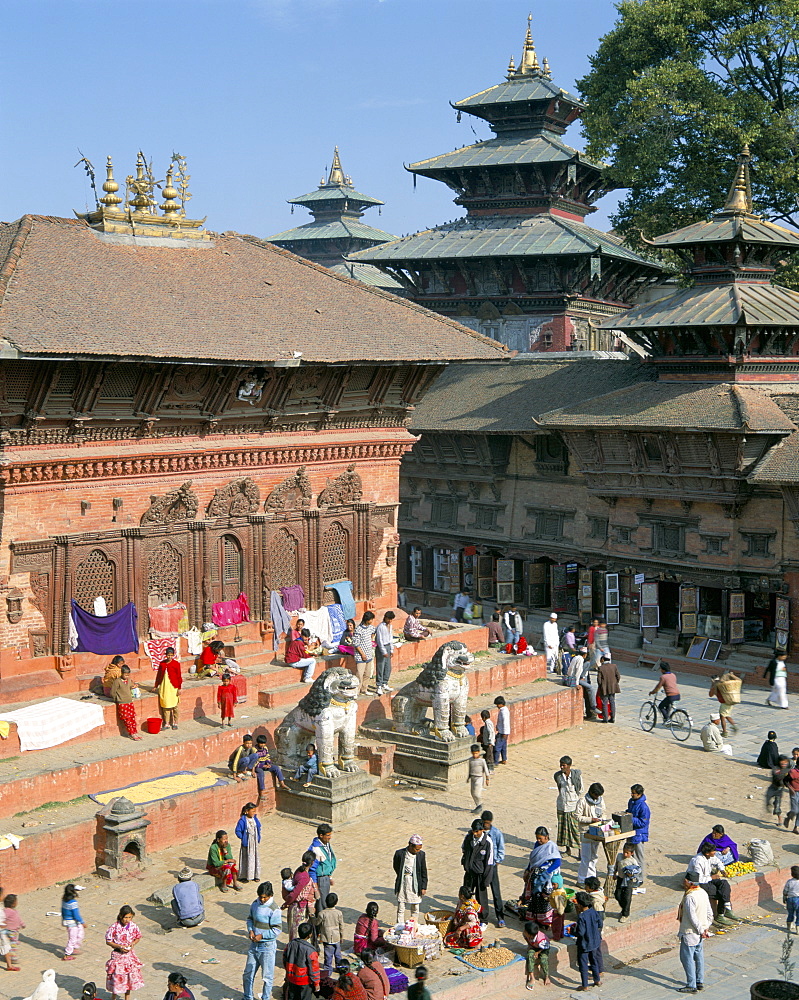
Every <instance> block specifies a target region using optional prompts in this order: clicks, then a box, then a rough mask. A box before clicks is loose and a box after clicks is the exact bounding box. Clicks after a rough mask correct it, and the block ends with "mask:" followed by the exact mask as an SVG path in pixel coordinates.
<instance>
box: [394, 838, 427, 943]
mask: <svg viewBox="0 0 799 1000" xmlns="http://www.w3.org/2000/svg"><path fill="white" fill-rule="evenodd" d="M393 865H394V873H395V875H396V878H395V879H394V895H395V896H396V897H397V923H398V924H404V923H405V907H406V906H408V907H409V908H410V911H411V916H412V917H416V916H418V915H419V904H420V903H421V901H422V896H424V895H426V894H427V859H426V858H425V853H424V851H423V850H422V838H421V837H420V836H419V834H418V833H415V834H414V835H413V836H412V837H411V839H410V840H409V841H408V846H407V847H400V849H399V850H398V851H394V862H393Z"/></svg>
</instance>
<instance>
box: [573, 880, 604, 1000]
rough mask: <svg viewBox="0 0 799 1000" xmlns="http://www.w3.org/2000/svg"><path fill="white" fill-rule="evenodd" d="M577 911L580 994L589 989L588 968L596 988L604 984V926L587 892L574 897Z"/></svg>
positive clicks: (578, 990)
mask: <svg viewBox="0 0 799 1000" xmlns="http://www.w3.org/2000/svg"><path fill="white" fill-rule="evenodd" d="M574 904H575V908H576V910H577V935H576V937H577V968H578V969H579V970H580V984H581V985H580V986H579V987H578V989H577V992H578V993H583V992H585V991H586V990H587V989H588V968H589V966H590V968H591V974H592V976H593V977H594V986H600V985H601V983H602V924H601V923H600V914H599V913H598V912H597V911H596V910H595V909H594V905H593V904H594V901H593V899H592V898H591V896H590V895H589V894H588V893H587V892H578V893H577V895H576V896H575V897H574Z"/></svg>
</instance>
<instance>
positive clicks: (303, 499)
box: [264, 465, 311, 514]
mask: <svg viewBox="0 0 799 1000" xmlns="http://www.w3.org/2000/svg"><path fill="white" fill-rule="evenodd" d="M310 506H311V481H310V479H309V478H308V474H307V472H306V471H305V466H304V465H301V466H300V467H299V469H297V471H296V472H295V473H294V475H293V476H288V477H287V478H286V479H284V480H283V482H282V483H280V484H279V485H278V486H276V487H275V488H274V489H273V490H272V492H271V493H270V494H269V496H268V497H267V498H266V503H264V510H265V511H266V513H267V514H274V513H275V512H277V511H282V510H298V509H302V508H303V507H310Z"/></svg>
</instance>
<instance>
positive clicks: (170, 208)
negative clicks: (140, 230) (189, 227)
mask: <svg viewBox="0 0 799 1000" xmlns="http://www.w3.org/2000/svg"><path fill="white" fill-rule="evenodd" d="M162 194H163V196H164V203H163V205H162V206H161V209H162V210H163V213H164V215H165V216H166V217H167V218H172V217H173V216H175V215H180V205H179V204H178V203H177V202H176V201H175V199H176V198H177V196H178V190H177V188H176V187H173V185H172V164H170V165H169V169H168V170H167V172H166V182H165V184H164V188H163V191H162Z"/></svg>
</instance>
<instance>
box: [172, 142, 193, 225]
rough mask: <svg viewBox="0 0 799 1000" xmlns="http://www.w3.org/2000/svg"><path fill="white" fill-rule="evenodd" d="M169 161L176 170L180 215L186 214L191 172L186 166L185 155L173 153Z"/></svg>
mask: <svg viewBox="0 0 799 1000" xmlns="http://www.w3.org/2000/svg"><path fill="white" fill-rule="evenodd" d="M170 163H171V164H172V165H173V166H174V168H175V169H176V170H177V172H178V183H177V188H178V197H179V198H180V211H181V214H182V215H185V214H186V202H187V201H189V200H190V199H191V192H190V191H189V181H190V180H191V174H190V173H189V171H188V167H187V166H186V157H185V156H182V155H181V154H180V153H173V154H172V159H171V161H170Z"/></svg>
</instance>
